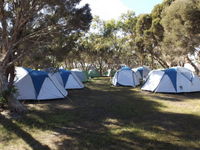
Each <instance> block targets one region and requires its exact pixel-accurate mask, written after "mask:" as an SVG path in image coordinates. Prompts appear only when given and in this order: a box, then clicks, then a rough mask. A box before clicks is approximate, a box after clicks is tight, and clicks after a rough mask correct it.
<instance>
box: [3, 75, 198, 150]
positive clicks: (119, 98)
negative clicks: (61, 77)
mask: <svg viewBox="0 0 200 150" xmlns="http://www.w3.org/2000/svg"><path fill="white" fill-rule="evenodd" d="M199 95H200V94H198V93H195V95H189V94H187V95H185V94H178V95H175V94H155V93H150V92H144V91H140V88H139V87H137V88H132V87H113V86H112V85H111V84H110V79H109V78H106V77H102V78H94V79H92V81H91V82H89V83H86V88H85V89H83V90H74V91H73V90H70V91H69V99H66V100H55V101H40V102H37V103H30V102H26V103H25V105H26V106H27V107H28V109H29V110H30V111H29V112H28V114H27V115H25V116H23V117H22V118H19V119H17V120H14V121H11V120H9V119H6V118H4V117H2V119H1V120H0V122H1V123H2V125H0V141H1V143H3V144H0V149H3V148H4V149H5V150H7V149H11V146H10V145H9V144H10V143H12V145H13V146H14V148H15V149H20V150H21V149H22V150H23V149H28V150H29V149H42V150H43V149H47V150H48V149H55V150H65V149H69V150H70V149H72V150H74V149H91V150H96V149H97V150H98V149H105V150H107V149H137V150H146V149H153V150H160V149H169V150H190V149H198V148H199V147H200V136H199V135H200V126H199V124H200V117H199V114H200V113H199V110H200V109H199V105H200V98H198V96H199ZM190 97H191V98H190ZM199 97H200V96H199ZM6 124H8V126H6ZM14 131H15V132H14ZM1 133H2V134H1ZM4 137H5V138H4Z"/></svg>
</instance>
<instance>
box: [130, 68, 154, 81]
mask: <svg viewBox="0 0 200 150" xmlns="http://www.w3.org/2000/svg"><path fill="white" fill-rule="evenodd" d="M132 70H133V71H134V72H135V73H136V77H137V79H138V80H139V81H145V80H146V78H147V76H148V74H149V72H150V71H151V69H150V68H149V67H147V66H142V67H138V68H133V69H132Z"/></svg>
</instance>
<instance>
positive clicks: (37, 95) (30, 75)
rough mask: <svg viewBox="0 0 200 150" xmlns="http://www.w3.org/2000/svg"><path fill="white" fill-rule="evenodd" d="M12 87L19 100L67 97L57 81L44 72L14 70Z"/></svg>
mask: <svg viewBox="0 0 200 150" xmlns="http://www.w3.org/2000/svg"><path fill="white" fill-rule="evenodd" d="M15 71H16V75H15V79H14V85H15V87H16V88H17V93H16V97H17V99H19V100H48V99H60V98H64V97H66V96H67V91H66V90H65V89H64V88H63V86H62V85H60V83H59V82H58V80H57V79H55V78H53V77H50V76H49V75H48V73H46V72H44V71H36V70H32V69H27V68H23V67H16V68H15Z"/></svg>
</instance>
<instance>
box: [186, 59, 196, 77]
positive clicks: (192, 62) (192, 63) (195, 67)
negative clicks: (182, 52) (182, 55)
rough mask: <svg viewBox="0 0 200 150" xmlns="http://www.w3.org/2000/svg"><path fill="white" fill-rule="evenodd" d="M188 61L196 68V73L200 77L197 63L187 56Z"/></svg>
mask: <svg viewBox="0 0 200 150" xmlns="http://www.w3.org/2000/svg"><path fill="white" fill-rule="evenodd" d="M187 60H188V61H189V63H190V64H191V65H192V67H194V69H195V72H196V73H197V75H199V68H198V67H197V66H196V65H195V63H193V62H192V60H191V59H190V58H189V56H187Z"/></svg>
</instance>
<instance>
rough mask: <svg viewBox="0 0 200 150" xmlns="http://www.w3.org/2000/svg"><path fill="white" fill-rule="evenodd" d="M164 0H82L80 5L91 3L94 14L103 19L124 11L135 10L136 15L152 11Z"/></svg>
mask: <svg viewBox="0 0 200 150" xmlns="http://www.w3.org/2000/svg"><path fill="white" fill-rule="evenodd" d="M162 1H163V0H82V1H81V3H80V5H81V6H82V5H84V4H86V3H88V4H90V8H91V9H92V14H93V15H97V16H100V18H101V19H103V20H109V19H117V18H118V17H119V16H120V15H121V14H122V13H126V12H127V11H128V10H133V11H134V12H135V13H136V15H139V14H142V13H150V12H151V10H152V9H153V7H154V6H155V5H156V4H159V3H161V2H162Z"/></svg>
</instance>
